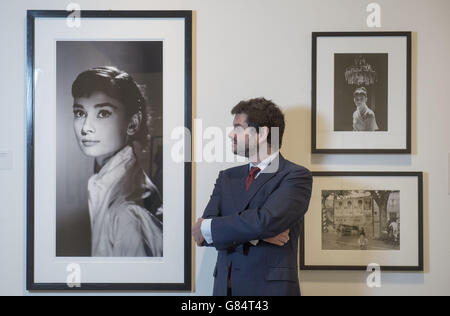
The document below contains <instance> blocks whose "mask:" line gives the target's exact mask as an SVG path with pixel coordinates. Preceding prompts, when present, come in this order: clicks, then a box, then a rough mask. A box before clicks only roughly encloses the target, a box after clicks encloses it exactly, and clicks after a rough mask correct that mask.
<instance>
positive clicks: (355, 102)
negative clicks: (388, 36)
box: [334, 53, 388, 132]
mask: <svg viewBox="0 0 450 316" xmlns="http://www.w3.org/2000/svg"><path fill="white" fill-rule="evenodd" d="M334 131H348V132H386V131H388V54H341V53H339V54H334Z"/></svg>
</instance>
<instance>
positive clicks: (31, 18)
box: [26, 10, 193, 291]
mask: <svg viewBox="0 0 450 316" xmlns="http://www.w3.org/2000/svg"><path fill="white" fill-rule="evenodd" d="M71 13H72V12H70V11H53V10H28V11H27V61H26V69H27V77H26V78H27V92H26V96H27V108H26V113H27V118H26V125H27V133H26V135H27V180H26V183H27V268H26V269H27V270H26V271H27V272H26V289H27V291H55V290H56V291H98V290H107V291H191V290H192V243H191V236H190V231H191V224H192V217H191V214H192V164H191V162H190V160H191V159H189V162H185V166H184V173H185V201H184V203H185V213H184V221H185V222H184V223H185V225H184V230H185V232H184V236H185V241H184V282H183V283H150V284H139V283H136V284H135V283H131V284H130V283H128V284H125V283H120V284H119V283H88V284H81V288H69V287H68V286H67V285H66V284H64V283H45V284H44V283H35V282H34V232H35V231H34V223H35V218H34V184H35V181H34V170H35V169H34V168H35V166H34V146H35V144H34V127H35V126H34V110H35V106H34V48H35V42H34V35H35V33H34V32H35V20H36V19H38V18H67V17H68V16H69V15H70V14H71ZM81 18H182V19H184V21H185V65H184V66H185V90H184V91H185V93H184V94H185V96H184V103H185V109H184V110H185V119H184V120H185V127H186V128H187V129H189V131H192V43H193V40H192V11H81ZM187 144H190V140H189V139H186V145H187ZM190 152H191V148H190V147H189V146H185V153H186V157H191V155H190V154H189V153H190Z"/></svg>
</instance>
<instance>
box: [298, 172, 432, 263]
mask: <svg viewBox="0 0 450 316" xmlns="http://www.w3.org/2000/svg"><path fill="white" fill-rule="evenodd" d="M313 178H314V187H313V192H312V195H311V203H310V208H309V211H308V212H307V213H306V215H305V221H304V224H303V225H304V226H303V231H302V237H301V242H300V266H301V269H302V270H366V269H367V267H368V266H369V265H371V264H377V265H379V266H380V268H381V270H383V271H423V175H422V173H421V172H313Z"/></svg>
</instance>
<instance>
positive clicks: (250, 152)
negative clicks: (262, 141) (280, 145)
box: [234, 143, 258, 158]
mask: <svg viewBox="0 0 450 316" xmlns="http://www.w3.org/2000/svg"><path fill="white" fill-rule="evenodd" d="M235 145H236V147H235V149H234V154H235V155H237V156H242V157H245V158H250V157H253V156H255V155H256V154H257V153H258V146H256V148H254V149H250V144H248V143H246V144H245V147H244V148H242V147H240V146H239V145H238V144H237V143H235Z"/></svg>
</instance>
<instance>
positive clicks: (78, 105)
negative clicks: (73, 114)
mask: <svg viewBox="0 0 450 316" xmlns="http://www.w3.org/2000/svg"><path fill="white" fill-rule="evenodd" d="M73 108H74V109H84V106H82V105H81V104H78V103H74V105H73Z"/></svg>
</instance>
